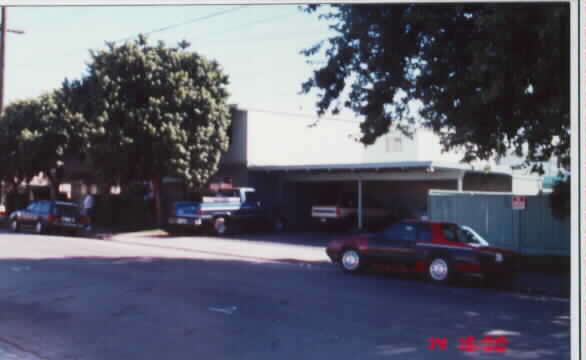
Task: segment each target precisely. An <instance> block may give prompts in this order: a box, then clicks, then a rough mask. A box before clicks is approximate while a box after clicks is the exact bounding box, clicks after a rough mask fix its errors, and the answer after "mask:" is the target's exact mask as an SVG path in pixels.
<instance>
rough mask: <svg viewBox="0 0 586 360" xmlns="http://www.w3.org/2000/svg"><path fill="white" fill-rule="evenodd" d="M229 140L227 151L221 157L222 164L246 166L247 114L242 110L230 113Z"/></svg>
mask: <svg viewBox="0 0 586 360" xmlns="http://www.w3.org/2000/svg"><path fill="white" fill-rule="evenodd" d="M230 132H231V134H230V135H229V136H230V138H231V141H230V147H229V148H228V151H227V152H226V153H224V155H223V156H222V164H227V165H234V164H244V165H246V163H247V159H248V143H247V133H248V113H247V112H246V111H243V110H235V111H233V112H232V124H231V128H230Z"/></svg>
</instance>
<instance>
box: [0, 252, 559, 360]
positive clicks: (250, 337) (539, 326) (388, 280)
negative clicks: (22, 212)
mask: <svg viewBox="0 0 586 360" xmlns="http://www.w3.org/2000/svg"><path fill="white" fill-rule="evenodd" d="M309 265H311V264H309ZM0 277H1V279H2V281H1V282H0V320H2V322H1V324H2V325H0V343H2V342H5V343H14V344H18V346H20V347H21V348H22V349H24V350H26V351H29V352H30V353H31V354H33V355H34V354H37V355H40V356H42V357H40V358H43V359H65V358H80V359H87V360H98V359H106V358H107V359H114V358H115V359H125V360H134V359H141V360H143V359H166V358H169V359H195V358H209V359H218V358H239V359H274V358H302V359H318V358H319V359H323V358H331V357H335V358H338V359H356V358H361V359H362V358H367V359H370V358H380V357H388V356H399V357H402V356H409V357H411V358H418V359H420V358H432V357H433V358H434V359H435V358H437V359H468V358H470V357H473V358H477V359H492V358H498V359H545V360H547V359H556V360H558V359H566V358H569V303H567V302H565V303H564V302H553V301H543V300H539V299H531V298H528V299H522V298H518V297H515V296H513V295H507V294H503V293H500V292H496V291H491V290H490V289H482V288H475V287H469V288H468V287H444V286H436V285H434V284H429V283H426V282H421V281H413V280H412V279H409V278H407V279H404V278H401V275H396V274H391V273H385V272H375V273H371V274H369V275H365V276H352V275H349V274H345V273H343V272H342V271H339V270H338V269H337V268H335V267H333V266H332V267H320V266H308V264H302V263H275V262H271V261H264V262H263V261H252V260H222V259H214V258H189V259H188V258H160V257H145V256H137V257H93V256H92V257H64V258H55V259H38V260H31V259H10V260H0ZM468 336H472V337H475V338H476V339H477V341H478V340H479V339H481V338H482V337H485V336H493V337H495V336H504V337H506V338H507V339H508V341H509V344H508V350H507V352H505V353H503V354H500V353H499V354H494V353H493V354H491V353H486V352H484V351H482V350H478V351H477V352H474V353H466V352H464V351H461V350H459V349H458V344H459V341H460V339H461V338H464V337H468ZM431 337H435V338H446V339H448V341H449V342H448V349H446V350H441V351H440V350H430V349H429V347H428V346H429V338H431ZM33 355H31V356H33Z"/></svg>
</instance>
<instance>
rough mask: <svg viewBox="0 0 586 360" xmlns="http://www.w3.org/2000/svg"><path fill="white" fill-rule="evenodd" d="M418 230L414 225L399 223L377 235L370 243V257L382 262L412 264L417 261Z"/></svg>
mask: <svg viewBox="0 0 586 360" xmlns="http://www.w3.org/2000/svg"><path fill="white" fill-rule="evenodd" d="M416 240H417V229H416V227H415V225H414V224H410V223H398V224H394V225H391V226H390V227H388V228H387V229H385V230H384V231H382V232H380V233H377V234H376V235H375V236H374V237H373V238H372V239H371V240H370V241H369V242H368V246H369V251H368V252H369V256H370V257H372V258H374V259H377V260H378V261H380V262H385V263H393V264H411V263H414V262H415V260H416V252H415V250H416V248H415V243H416Z"/></svg>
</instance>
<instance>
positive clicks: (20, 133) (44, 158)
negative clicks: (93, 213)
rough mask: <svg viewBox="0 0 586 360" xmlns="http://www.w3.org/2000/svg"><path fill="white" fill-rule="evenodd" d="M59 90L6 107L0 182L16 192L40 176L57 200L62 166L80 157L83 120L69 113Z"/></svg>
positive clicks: (1, 122)
mask: <svg viewBox="0 0 586 360" xmlns="http://www.w3.org/2000/svg"><path fill="white" fill-rule="evenodd" d="M67 104H68V98H67V96H66V94H65V93H64V92H63V91H61V90H55V91H53V92H50V93H46V94H43V95H41V96H39V97H38V98H35V99H29V100H21V101H16V102H14V103H11V104H9V105H8V106H7V107H6V109H5V111H4V113H3V115H2V118H1V119H0V129H1V135H0V139H1V141H0V146H1V147H2V154H1V155H0V157H1V158H2V160H3V163H4V164H5V166H4V169H3V171H2V175H3V180H5V181H7V182H9V183H11V184H12V185H13V188H15V187H16V186H17V185H18V184H20V183H21V182H23V181H24V182H27V183H28V182H29V181H30V180H31V179H32V178H33V177H34V176H36V175H38V174H40V173H43V174H44V175H45V176H46V177H47V178H48V180H49V185H50V190H51V198H52V199H56V198H57V194H58V189H59V185H60V183H61V181H62V171H61V169H62V168H61V165H62V164H63V163H64V161H65V160H66V159H67V158H71V157H76V156H79V154H80V153H81V152H82V150H83V149H84V146H85V145H86V143H87V142H86V139H87V138H86V137H85V136H84V134H85V133H86V131H84V128H85V127H86V126H85V124H84V123H83V121H82V120H83V118H82V117H81V116H80V114H74V113H71V112H70V111H69V107H68V105H67Z"/></svg>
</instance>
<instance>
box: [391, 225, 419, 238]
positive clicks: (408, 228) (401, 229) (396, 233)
mask: <svg viewBox="0 0 586 360" xmlns="http://www.w3.org/2000/svg"><path fill="white" fill-rule="evenodd" d="M384 233H385V238H387V239H389V240H395V241H415V240H416V239H417V232H416V230H415V225H413V224H395V225H393V226H391V227H389V228H388V229H387V230H385V232H384Z"/></svg>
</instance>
